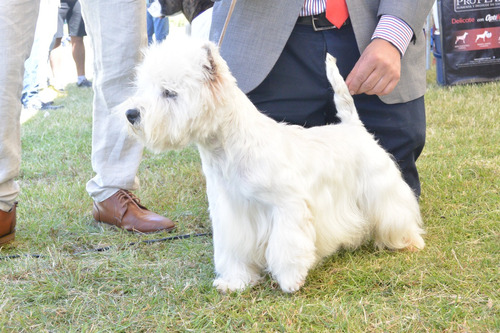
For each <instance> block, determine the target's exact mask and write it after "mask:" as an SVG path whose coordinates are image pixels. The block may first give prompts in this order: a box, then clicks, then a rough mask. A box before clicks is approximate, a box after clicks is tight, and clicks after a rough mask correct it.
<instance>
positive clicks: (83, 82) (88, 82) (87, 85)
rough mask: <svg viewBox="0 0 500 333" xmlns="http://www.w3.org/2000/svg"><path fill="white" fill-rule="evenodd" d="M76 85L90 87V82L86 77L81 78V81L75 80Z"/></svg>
mask: <svg viewBox="0 0 500 333" xmlns="http://www.w3.org/2000/svg"><path fill="white" fill-rule="evenodd" d="M76 85H77V86H78V87H80V88H89V87H92V82H90V81H89V80H87V79H83V80H82V81H80V82H77V83H76Z"/></svg>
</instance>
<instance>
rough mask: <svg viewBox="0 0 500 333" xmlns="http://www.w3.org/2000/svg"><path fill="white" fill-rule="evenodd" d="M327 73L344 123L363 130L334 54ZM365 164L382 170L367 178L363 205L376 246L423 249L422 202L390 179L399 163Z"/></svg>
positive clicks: (374, 160)
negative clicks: (420, 204) (371, 224)
mask: <svg viewBox="0 0 500 333" xmlns="http://www.w3.org/2000/svg"><path fill="white" fill-rule="evenodd" d="M326 73H327V76H328V80H329V81H330V84H331V85H332V87H333V90H334V92H335V95H334V102H335V107H336V109H337V116H338V117H339V118H340V120H341V123H342V124H348V125H359V126H362V127H363V123H362V122H361V120H360V119H359V116H358V112H357V110H356V106H355V105H354V100H353V98H352V96H351V94H350V93H349V89H348V87H347V85H346V83H345V81H344V79H343V78H342V76H341V75H340V73H339V70H338V67H337V64H336V60H335V58H334V57H333V56H331V55H330V54H327V57H326ZM363 130H364V129H363ZM373 142H374V143H375V141H373ZM367 149H371V150H379V149H382V147H380V146H379V145H378V144H375V145H374V146H373V147H371V148H369V147H367ZM376 155H381V154H376ZM365 162H366V163H369V164H371V165H372V168H373V170H376V169H378V170H380V172H373V173H372V174H369V175H367V176H366V184H367V186H365V194H364V199H363V200H361V202H360V203H359V204H360V205H361V206H363V210H364V212H365V214H366V215H365V217H366V218H367V219H368V220H370V221H371V222H372V223H373V225H374V229H373V233H374V235H373V236H374V238H375V245H376V246H377V247H378V248H384V247H387V248H389V249H403V248H406V249H409V250H417V249H422V248H423V247H424V245H425V243H424V240H423V239H422V237H421V235H422V234H423V233H424V231H423V229H422V228H421V227H422V218H421V216H420V209H419V206H418V201H417V199H416V197H415V195H414V193H413V191H412V190H411V188H410V187H409V186H408V185H407V184H406V183H405V182H404V181H403V179H402V177H401V176H397V177H394V176H390V177H388V176H387V174H392V175H395V174H400V171H399V170H398V167H397V165H396V163H394V162H393V161H389V157H388V159H387V160H379V159H378V158H372V157H371V155H370V157H368V156H367V159H366V161H365ZM395 179H398V180H399V181H394V180H395Z"/></svg>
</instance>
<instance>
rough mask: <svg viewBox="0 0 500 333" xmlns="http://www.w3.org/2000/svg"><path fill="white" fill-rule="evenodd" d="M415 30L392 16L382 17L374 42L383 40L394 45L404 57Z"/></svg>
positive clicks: (373, 37) (374, 34) (374, 35)
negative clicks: (376, 39) (377, 39)
mask: <svg viewBox="0 0 500 333" xmlns="http://www.w3.org/2000/svg"><path fill="white" fill-rule="evenodd" d="M412 37H413V30H412V29H411V28H410V26H409V25H408V24H406V22H405V21H403V20H401V19H400V18H397V17H395V16H392V15H382V17H381V18H380V21H379V22H378V25H377V28H376V29H375V32H374V33H373V36H372V40H373V39H375V38H381V39H384V40H386V41H388V42H389V43H391V44H392V45H394V46H395V47H396V48H397V49H398V50H399V53H401V56H403V55H404V54H405V52H406V49H407V48H408V45H410V41H411V39H412Z"/></svg>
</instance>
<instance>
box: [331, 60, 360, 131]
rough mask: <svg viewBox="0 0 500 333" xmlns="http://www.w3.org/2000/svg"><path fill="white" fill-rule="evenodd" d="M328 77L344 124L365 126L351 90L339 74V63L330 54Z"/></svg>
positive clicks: (339, 115) (338, 113) (338, 112)
mask: <svg viewBox="0 0 500 333" xmlns="http://www.w3.org/2000/svg"><path fill="white" fill-rule="evenodd" d="M326 75H327V77H328V81H330V84H331V85H332V87H333V91H334V92H335V95H334V97H333V101H334V102H335V107H336V108H337V116H338V117H339V118H340V120H341V121H342V123H351V124H359V125H361V126H363V124H362V123H361V121H360V120H359V116H358V111H356V106H355V105H354V100H353V99H352V96H351V94H350V93H349V89H348V88H347V85H346V83H345V81H344V79H343V78H342V75H340V73H339V69H338V68H337V61H336V60H335V58H334V57H333V56H331V55H330V54H328V53H327V54H326Z"/></svg>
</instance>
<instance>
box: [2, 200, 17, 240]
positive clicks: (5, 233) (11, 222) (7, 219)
mask: <svg viewBox="0 0 500 333" xmlns="http://www.w3.org/2000/svg"><path fill="white" fill-rule="evenodd" d="M16 206H17V202H16V203H14V206H13V207H12V208H11V209H10V210H9V211H8V212H4V211H3V210H0V245H3V244H6V243H8V242H10V241H13V240H14V237H15V236H16Z"/></svg>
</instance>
